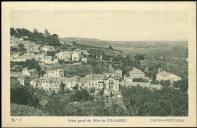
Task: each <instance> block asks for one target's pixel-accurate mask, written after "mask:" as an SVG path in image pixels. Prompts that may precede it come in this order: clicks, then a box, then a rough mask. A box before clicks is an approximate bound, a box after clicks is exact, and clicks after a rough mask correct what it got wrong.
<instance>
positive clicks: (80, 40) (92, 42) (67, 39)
mask: <svg viewBox="0 0 197 128" xmlns="http://www.w3.org/2000/svg"><path fill="white" fill-rule="evenodd" d="M60 40H61V41H63V42H64V43H72V42H73V41H75V42H77V43H78V44H82V45H90V46H107V45H110V44H109V42H108V41H104V40H99V39H96V38H82V37H65V38H60Z"/></svg>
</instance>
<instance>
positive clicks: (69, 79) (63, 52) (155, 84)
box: [10, 31, 182, 99]
mask: <svg viewBox="0 0 197 128" xmlns="http://www.w3.org/2000/svg"><path fill="white" fill-rule="evenodd" d="M15 33H16V31H15ZM42 35H43V36H44V37H45V36H48V35H49V33H45V34H42ZM33 39H34V38H33ZM49 44H50V45H49ZM51 44H53V43H49V42H47V43H38V42H36V41H32V37H31V38H30V37H29V36H27V35H25V34H24V35H22V36H16V34H11V36H10V49H11V53H10V61H11V67H10V68H11V77H15V78H17V80H18V81H19V83H20V86H31V87H33V88H35V89H39V90H44V91H47V92H53V93H58V92H62V91H66V90H69V91H73V90H79V91H80V90H84V89H85V90H87V91H88V93H89V94H90V95H92V96H97V95H100V96H102V97H104V98H108V99H110V98H112V97H116V98H121V97H122V94H121V89H120V88H121V87H126V88H132V87H133V86H141V87H143V88H149V89H151V90H161V89H162V88H163V87H164V86H170V87H171V88H174V89H177V90H179V89H180V85H179V84H177V83H178V82H179V81H181V80H182V78H181V77H179V76H177V75H175V74H173V73H170V72H167V71H164V70H163V69H162V67H158V68H157V72H156V73H155V74H154V75H155V78H154V77H152V76H150V75H147V74H148V73H147V72H148V71H147V70H146V68H145V69H142V68H141V67H140V66H139V65H140V61H137V59H136V60H134V61H132V63H133V65H132V66H131V65H129V63H130V61H131V60H128V57H124V56H125V55H124V53H122V52H120V51H117V50H115V49H113V48H112V47H109V48H108V47H107V48H106V47H105V48H100V49H104V50H102V51H101V52H100V51H96V49H98V48H96V47H90V46H85V45H84V46H83V45H80V44H78V43H77V42H75V41H74V40H73V42H71V43H65V44H64V43H63V42H61V43H59V44H58V45H51ZM107 52H111V53H110V54H112V55H113V56H115V57H116V58H115V57H114V58H112V57H110V55H106V54H107ZM118 57H119V58H118ZM136 58H137V57H136ZM121 59H122V61H121ZM120 61H121V62H122V63H120ZM124 62H125V63H124ZM99 65H101V66H100V67H98V69H96V68H95V67H97V66H99ZM128 65H129V66H128ZM135 65H137V66H135ZM120 66H122V67H120ZM75 67H78V68H79V70H78V69H77V68H75ZM71 69H72V70H71ZM102 70H103V71H102ZM78 73H82V75H79V74H78ZM83 73H84V74H83Z"/></svg>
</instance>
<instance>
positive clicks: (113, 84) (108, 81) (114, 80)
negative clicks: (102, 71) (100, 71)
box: [103, 75, 120, 93]
mask: <svg viewBox="0 0 197 128" xmlns="http://www.w3.org/2000/svg"><path fill="white" fill-rule="evenodd" d="M103 81H104V85H105V89H106V90H109V91H111V92H112V93H116V92H119V85H120V81H119V78H118V77H116V76H111V75H110V76H107V77H105V78H104V79H103Z"/></svg>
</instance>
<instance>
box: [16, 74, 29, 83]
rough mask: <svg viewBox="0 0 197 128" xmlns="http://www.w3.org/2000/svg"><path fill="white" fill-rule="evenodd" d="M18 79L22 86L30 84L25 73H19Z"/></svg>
mask: <svg viewBox="0 0 197 128" xmlns="http://www.w3.org/2000/svg"><path fill="white" fill-rule="evenodd" d="M18 81H19V83H20V85H22V86H27V85H30V77H29V76H28V75H26V74H21V75H19V76H18Z"/></svg>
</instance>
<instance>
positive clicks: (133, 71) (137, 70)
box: [130, 68, 144, 74]
mask: <svg viewBox="0 0 197 128" xmlns="http://www.w3.org/2000/svg"><path fill="white" fill-rule="evenodd" d="M130 73H131V74H144V72H142V71H141V70H140V69H137V68H133V70H131V71H130Z"/></svg>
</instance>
